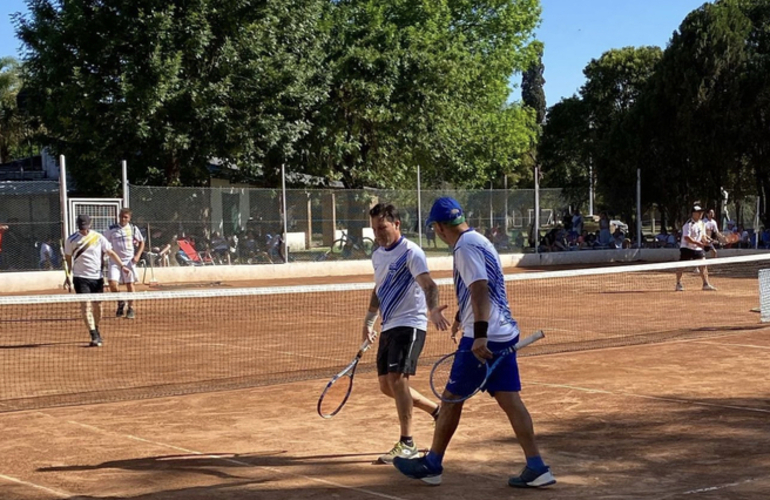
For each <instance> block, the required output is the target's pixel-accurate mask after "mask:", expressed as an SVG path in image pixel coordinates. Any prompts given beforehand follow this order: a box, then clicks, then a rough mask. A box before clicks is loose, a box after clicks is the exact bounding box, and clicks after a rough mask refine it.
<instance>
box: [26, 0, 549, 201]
mask: <svg viewBox="0 0 770 500" xmlns="http://www.w3.org/2000/svg"><path fill="white" fill-rule="evenodd" d="M28 5H29V14H28V15H26V16H18V17H16V18H15V21H16V26H17V34H18V36H19V37H20V39H21V40H22V42H23V43H24V46H25V50H26V53H25V64H26V68H27V69H26V71H27V72H28V75H29V81H28V90H29V101H30V110H31V111H32V112H33V113H34V114H35V115H37V116H39V117H40V118H41V120H42V122H43V124H44V125H45V130H46V131H47V134H46V137H45V140H46V143H48V144H51V145H52V146H53V149H54V150H55V152H56V153H63V154H65V155H67V157H68V166H69V167H70V170H71V171H72V173H73V174H74V175H75V177H76V179H77V180H78V185H79V187H80V188H81V190H83V191H85V192H92V193H102V194H104V193H110V192H112V191H115V190H116V189H117V187H118V176H117V172H118V170H117V169H118V162H119V161H120V160H122V159H126V160H128V163H129V168H130V172H129V177H130V179H131V180H132V182H134V183H157V182H163V183H164V184H186V185H194V184H200V183H203V182H205V181H206V180H207V178H208V171H207V169H206V166H207V164H208V161H209V160H210V159H211V158H218V159H220V160H222V162H223V163H224V166H225V168H226V169H228V170H230V171H231V172H232V173H233V176H234V177H236V178H237V177H240V178H249V179H253V178H254V177H263V178H265V179H266V181H265V182H268V183H275V182H276V180H277V176H278V172H279V171H280V166H281V164H286V166H287V170H288V171H289V172H294V173H305V174H314V175H319V176H322V177H328V178H332V179H341V180H342V181H343V182H344V183H345V184H346V185H347V186H349V187H355V186H364V185H368V186H382V187H394V186H399V185H401V184H403V182H404V181H405V180H407V179H412V178H413V176H414V171H415V169H416V165H421V166H422V167H423V171H424V172H425V176H426V177H425V178H426V180H427V181H429V182H430V181H432V182H436V183H438V182H443V181H450V182H461V183H468V184H471V185H480V184H483V183H486V182H487V181H488V180H490V179H492V178H495V177H496V176H498V175H499V174H500V173H501V172H505V173H513V174H514V175H513V178H516V177H517V174H516V172H517V169H518V168H519V157H520V156H521V154H523V151H524V150H525V149H526V147H527V145H528V144H530V143H531V142H532V141H533V130H534V128H535V127H534V120H533V117H532V115H531V113H529V112H526V111H524V110H523V109H522V108H521V107H520V106H518V105H508V104H507V103H506V102H507V97H508V94H509V88H508V81H509V78H510V77H511V75H513V74H514V73H515V72H518V71H522V70H523V69H525V68H527V67H528V66H529V65H530V63H531V62H532V61H533V60H534V59H535V58H536V56H537V51H536V50H535V48H534V47H533V44H532V36H533V30H534V28H535V27H536V25H537V23H538V22H539V14H540V5H539V1H538V0H442V1H439V2H436V1H435V0H387V1H384V0H376V1H375V0H338V1H328V0H269V1H268V0H191V1H187V2H181V3H180V2H167V1H162V0H110V1H109V2H94V1H93V0H68V1H67V2H59V1H57V0H28Z"/></svg>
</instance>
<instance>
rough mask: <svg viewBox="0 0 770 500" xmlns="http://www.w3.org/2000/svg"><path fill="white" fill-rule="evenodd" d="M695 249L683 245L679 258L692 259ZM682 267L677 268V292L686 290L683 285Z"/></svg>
mask: <svg viewBox="0 0 770 500" xmlns="http://www.w3.org/2000/svg"><path fill="white" fill-rule="evenodd" d="M692 255H693V251H692V250H690V249H689V248H685V247H682V248H680V249H679V260H680V261H683V260H692ZM682 273H683V271H682V268H679V269H677V270H676V287H675V288H674V290H675V291H677V292H682V291H684V287H683V286H682Z"/></svg>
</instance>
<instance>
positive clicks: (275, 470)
mask: <svg viewBox="0 0 770 500" xmlns="http://www.w3.org/2000/svg"><path fill="white" fill-rule="evenodd" d="M35 413H38V414H40V415H43V416H45V417H48V418H51V419H54V420H57V421H60V422H61V421H64V422H67V423H68V424H71V425H75V426H78V427H82V428H84V429H89V430H91V431H94V432H97V433H100V434H103V435H108V436H109V435H112V436H117V437H120V438H123V439H128V440H131V441H139V442H141V443H146V444H151V445H153V446H158V447H160V448H167V449H170V450H174V451H181V452H183V453H188V454H190V455H195V456H199V457H201V458H208V459H211V460H220V461H222V462H226V463H231V464H236V465H239V466H243V467H249V468H253V469H261V470H266V471H270V472H273V473H276V474H281V475H284V476H292V477H296V478H301V479H304V480H306V481H310V482H311V483H312V482H315V483H321V484H325V485H327V486H333V487H335V488H339V489H341V490H349V491H355V492H358V493H363V494H366V495H371V496H374V497H378V498H385V499H387V500H407V499H406V498H403V497H397V496H394V495H388V494H386V493H379V492H377V491H372V490H367V489H365V488H359V487H357V486H346V485H344V484H340V483H336V482H334V481H329V480H328V479H322V478H317V477H311V476H306V475H304V474H298V473H296V472H291V471H285V470H281V469H280V468H276V467H271V466H268V465H256V464H253V463H249V462H244V461H241V460H237V459H234V458H228V457H226V456H223V455H214V454H210V453H204V452H202V451H197V450H193V449H189V448H184V447H181V446H176V445H173V444H169V443H163V442H161V441H154V440H151V439H146V438H143V437H140V436H134V435H133V434H125V433H122V432H115V431H111V430H106V429H102V428H100V427H96V426H95V425H91V424H84V423H82V422H78V421H77V420H69V419H66V418H61V417H56V416H54V415H51V414H49V413H45V412H42V411H35ZM0 477H2V476H1V475H0ZM30 486H33V485H32V484H30ZM41 488H45V487H41ZM70 496H72V497H77V496H79V495H70ZM81 496H82V495H81Z"/></svg>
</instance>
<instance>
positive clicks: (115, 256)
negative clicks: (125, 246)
mask: <svg viewBox="0 0 770 500" xmlns="http://www.w3.org/2000/svg"><path fill="white" fill-rule="evenodd" d="M105 253H106V254H107V255H109V257H110V259H112V261H113V262H114V263H115V264H117V265H118V266H119V267H120V268H121V269H122V270H123V271H130V270H131V269H129V267H128V266H126V265H124V264H123V261H122V260H120V256H119V255H118V254H116V253H115V250H112V249H109V250H107V251H105Z"/></svg>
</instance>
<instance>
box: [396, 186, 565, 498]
mask: <svg viewBox="0 0 770 500" xmlns="http://www.w3.org/2000/svg"><path fill="white" fill-rule="evenodd" d="M428 224H432V225H433V228H434V229H435V231H436V235H437V236H438V237H439V238H441V240H442V241H443V242H444V243H446V244H448V245H449V246H450V247H452V248H453V256H454V282H455V292H456V294H457V301H458V305H459V311H458V312H457V316H456V317H455V323H454V325H452V333H453V335H454V334H455V333H457V331H459V330H461V329H462V332H463V337H462V340H461V341H460V344H459V346H458V349H464V350H472V351H473V353H474V354H475V355H476V356H477V357H478V358H483V359H487V360H492V359H493V358H494V355H493V351H495V352H497V351H500V350H502V349H505V348H506V347H509V346H512V345H514V344H515V343H516V341H517V340H518V338H519V327H518V324H517V323H516V320H514V319H513V317H512V315H511V310H510V307H509V306H508V298H507V294H506V290H505V280H504V278H503V266H502V263H501V262H500V256H499V255H498V254H497V251H495V248H494V246H493V245H492V243H491V242H490V241H489V240H488V239H487V238H485V237H484V236H483V235H481V234H479V233H478V232H476V231H474V230H473V229H472V228H470V227H469V226H468V224H467V222H466V221H465V214H464V213H463V209H462V207H461V206H460V204H459V203H458V202H457V200H455V199H453V198H439V199H437V200H436V201H435V202H434V203H433V207H432V208H431V211H430V216H429V218H428ZM458 359H459V358H458ZM456 370H457V371H456ZM462 370H463V367H462V366H454V367H452V373H458V371H459V372H460V373H462ZM451 383H452V382H451V381H450V383H449V384H448V385H447V388H446V389H445V390H444V396H445V397H447V398H451V396H452V391H451V390H452V387H451ZM484 390H486V391H487V392H488V393H489V394H490V395H491V396H493V397H494V398H495V399H496V400H497V403H498V405H500V407H501V408H502V409H503V411H504V412H505V414H506V415H507V416H508V420H510V422H511V425H512V426H513V431H514V433H515V434H516V437H517V439H518V441H519V444H520V445H521V447H522V449H523V451H524V455H525V456H526V459H527V465H526V466H525V467H524V469H523V470H522V471H521V473H520V474H519V475H518V476H513V477H511V478H510V479H509V480H508V484H509V485H510V486H513V487H517V488H538V487H543V486H548V485H551V484H554V483H555V482H556V479H555V478H554V477H553V474H551V471H550V469H549V467H548V466H547V465H545V463H544V462H543V459H542V458H541V457H540V451H539V450H538V447H537V444H536V443H535V431H534V429H533V425H532V418H531V417H530V415H529V412H528V411H527V407H526V406H525V405H524V402H523V401H522V400H521V397H520V395H519V391H520V390H521V381H520V379H519V368H518V364H517V362H516V356H515V353H514V354H511V355H508V356H506V357H505V358H504V360H503V361H502V365H501V366H499V367H498V368H497V369H496V370H495V372H494V373H493V374H492V376H491V377H490V379H489V381H488V383H487V386H486V388H485V389H484ZM462 409H463V403H462V402H459V403H444V404H443V405H442V407H441V412H440V413H439V416H438V421H437V422H436V430H435V432H434V434H433V444H432V446H431V448H430V450H429V451H428V453H427V454H426V455H425V456H424V457H421V458H416V459H411V460H409V459H402V458H395V459H394V461H393V465H394V466H395V467H396V468H397V469H398V470H399V471H401V472H402V473H403V474H404V475H406V476H408V477H411V478H414V479H420V480H422V481H424V482H426V483H428V484H432V485H438V484H441V474H442V472H443V470H444V468H443V466H442V460H443V458H444V453H445V452H446V449H447V447H448V446H449V442H450V441H451V439H452V436H453V434H454V432H455V430H456V429H457V426H458V424H459V422H460V415H461V414H462Z"/></svg>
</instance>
